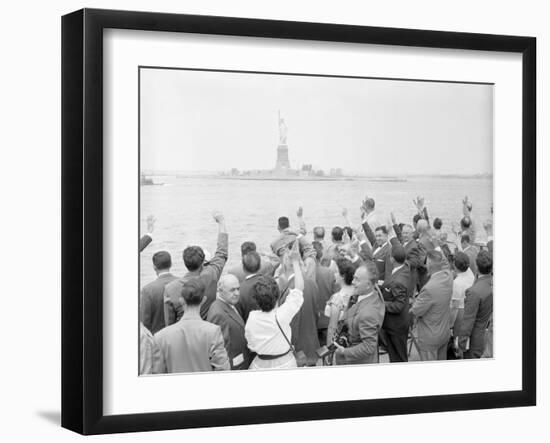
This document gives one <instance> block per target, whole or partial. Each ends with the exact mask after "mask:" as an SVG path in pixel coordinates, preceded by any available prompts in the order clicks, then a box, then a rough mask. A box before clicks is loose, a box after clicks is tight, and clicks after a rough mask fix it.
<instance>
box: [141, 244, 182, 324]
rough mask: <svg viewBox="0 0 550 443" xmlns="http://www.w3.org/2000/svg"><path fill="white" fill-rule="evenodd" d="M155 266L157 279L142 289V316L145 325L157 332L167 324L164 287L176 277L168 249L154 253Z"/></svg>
mask: <svg viewBox="0 0 550 443" xmlns="http://www.w3.org/2000/svg"><path fill="white" fill-rule="evenodd" d="M153 267H154V269H155V273H156V274H157V279H156V280H155V281H152V282H150V283H148V284H147V285H145V286H144V287H143V289H142V290H141V303H140V316H141V321H142V322H143V324H144V326H145V327H146V328H147V329H149V331H151V333H152V334H156V333H157V332H158V331H160V330H161V329H162V328H164V327H165V326H166V323H165V321H164V288H165V287H166V285H167V284H168V283H170V282H171V281H173V280H175V279H176V277H175V276H173V275H172V274H171V273H170V268H171V267H172V258H171V257H170V254H169V253H168V252H166V251H159V252H156V253H155V254H154V255H153Z"/></svg>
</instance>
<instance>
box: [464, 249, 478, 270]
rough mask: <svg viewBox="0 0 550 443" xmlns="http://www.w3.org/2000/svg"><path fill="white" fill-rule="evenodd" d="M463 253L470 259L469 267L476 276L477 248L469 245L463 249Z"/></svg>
mask: <svg viewBox="0 0 550 443" xmlns="http://www.w3.org/2000/svg"><path fill="white" fill-rule="evenodd" d="M464 254H466V255H467V256H468V258H469V259H470V269H471V270H472V272H473V273H474V276H475V277H477V273H478V270H477V263H476V258H477V254H479V249H477V248H476V247H475V246H473V245H471V246H470V247H468V248H466V249H465V250H464Z"/></svg>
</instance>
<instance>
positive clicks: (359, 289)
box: [352, 261, 378, 295]
mask: <svg viewBox="0 0 550 443" xmlns="http://www.w3.org/2000/svg"><path fill="white" fill-rule="evenodd" d="M377 279H378V272H377V270H376V265H375V264H374V263H373V262H371V261H368V262H365V264H363V265H361V266H359V267H358V268H357V270H356V271H355V274H354V276H353V281H352V285H353V287H354V288H355V293H356V294H357V295H366V294H369V293H370V292H371V291H372V290H373V289H374V285H375V283H376V280H377Z"/></svg>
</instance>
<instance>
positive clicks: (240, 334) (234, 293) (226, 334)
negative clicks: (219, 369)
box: [206, 274, 251, 370]
mask: <svg viewBox="0 0 550 443" xmlns="http://www.w3.org/2000/svg"><path fill="white" fill-rule="evenodd" d="M238 301H239V280H238V279H237V277H235V276H234V275H232V274H226V275H223V276H222V277H221V278H220V280H219V282H218V295H217V297H216V300H215V301H214V303H212V305H211V306H210V309H209V310H208V316H207V317H206V321H209V322H210V323H214V324H215V325H218V326H219V327H220V328H221V330H222V334H223V340H224V343H225V349H226V350H227V355H228V356H229V364H230V366H231V369H233V370H236V369H248V366H249V365H250V361H251V359H250V351H249V350H248V346H247V342H246V338H245V337H244V324H245V323H244V320H243V319H242V317H241V315H240V314H239V313H238V311H237V309H236V308H235V305H236V304H237V302H238Z"/></svg>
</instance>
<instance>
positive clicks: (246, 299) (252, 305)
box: [235, 274, 261, 323]
mask: <svg viewBox="0 0 550 443" xmlns="http://www.w3.org/2000/svg"><path fill="white" fill-rule="evenodd" d="M260 277H261V275H260V274H252V275H247V276H246V278H245V279H244V281H243V282H242V283H241V287H240V288H239V293H240V295H239V301H238V303H237V306H235V307H236V308H237V311H239V314H240V315H241V317H242V319H243V320H244V322H245V323H246V321H247V320H248V315H249V314H250V311H256V310H258V309H260V307H259V306H258V303H256V300H254V298H253V297H252V288H253V287H254V285H255V284H256V282H257V281H258V280H259V279H260Z"/></svg>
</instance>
